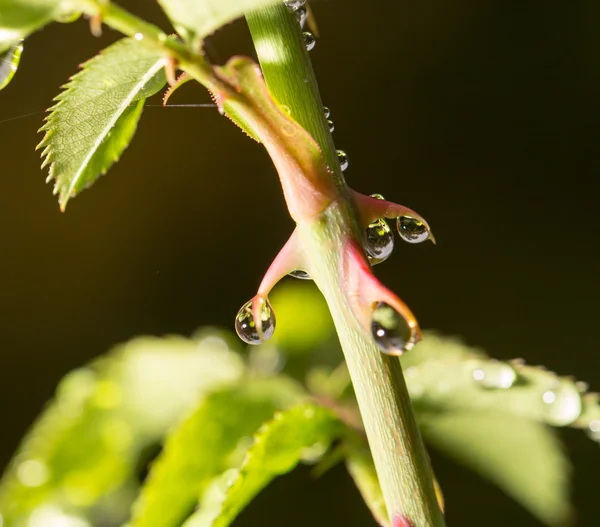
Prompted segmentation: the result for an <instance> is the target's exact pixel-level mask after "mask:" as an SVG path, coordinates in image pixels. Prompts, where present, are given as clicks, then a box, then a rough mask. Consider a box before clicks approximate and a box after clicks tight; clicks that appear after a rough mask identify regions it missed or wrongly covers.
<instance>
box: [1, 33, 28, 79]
mask: <svg viewBox="0 0 600 527" xmlns="http://www.w3.org/2000/svg"><path fill="white" fill-rule="evenodd" d="M21 53H23V44H22V43H19V44H15V45H14V46H11V47H10V48H9V49H8V50H6V51H5V52H4V53H0V90H3V89H4V88H6V87H7V86H8V84H9V83H10V81H11V80H12V78H13V77H14V76H15V73H16V72H17V68H18V67H19V62H20V61H21Z"/></svg>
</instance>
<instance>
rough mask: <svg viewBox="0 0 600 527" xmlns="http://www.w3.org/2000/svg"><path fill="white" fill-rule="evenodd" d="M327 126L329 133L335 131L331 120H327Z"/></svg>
mask: <svg viewBox="0 0 600 527" xmlns="http://www.w3.org/2000/svg"><path fill="white" fill-rule="evenodd" d="M327 126H329V131H330V132H333V131H334V130H335V124H333V121H332V120H331V119H327Z"/></svg>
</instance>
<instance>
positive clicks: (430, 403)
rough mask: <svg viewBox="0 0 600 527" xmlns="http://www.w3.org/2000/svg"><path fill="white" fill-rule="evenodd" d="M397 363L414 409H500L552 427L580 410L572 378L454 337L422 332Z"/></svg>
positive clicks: (566, 422)
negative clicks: (497, 356) (504, 359)
mask: <svg viewBox="0 0 600 527" xmlns="http://www.w3.org/2000/svg"><path fill="white" fill-rule="evenodd" d="M401 362H402V365H403V368H404V374H405V377H406V382H407V385H408V389H409V392H410V395H411V398H412V400H413V402H414V404H415V405H416V406H417V407H418V408H419V407H424V408H425V409H428V410H435V411H444V412H464V411H481V410H487V409H493V410H502V411H504V412H507V413H511V414H513V415H516V416H521V417H524V418H527V419H532V420H536V421H542V422H546V423H548V424H552V425H555V426H566V425H569V424H572V423H573V422H575V420H576V419H577V418H578V417H579V416H580V414H581V411H582V399H581V393H580V391H581V390H580V388H579V386H578V385H577V384H576V382H575V381H574V380H573V379H572V378H570V377H559V376H557V375H556V374H555V373H552V372H549V371H547V370H545V369H544V368H540V367H534V366H527V365H525V364H522V363H521V362H513V363H507V362H502V361H496V360H493V359H489V358H487V357H486V356H485V355H483V354H482V353H481V352H479V351H478V350H476V349H473V348H470V347H468V346H465V345H464V344H460V343H459V342H457V341H456V340H454V339H444V338H440V337H438V336H435V335H426V336H425V338H424V339H423V342H422V343H420V344H419V345H417V346H416V347H415V349H414V350H413V351H411V352H410V353H407V354H406V356H405V357H402V359H401Z"/></svg>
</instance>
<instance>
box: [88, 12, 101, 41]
mask: <svg viewBox="0 0 600 527" xmlns="http://www.w3.org/2000/svg"><path fill="white" fill-rule="evenodd" d="M90 32H91V33H92V35H93V36H95V37H101V36H102V15H101V14H100V13H97V14H95V15H92V16H91V17H90Z"/></svg>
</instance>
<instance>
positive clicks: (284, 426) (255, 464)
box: [184, 404, 343, 527]
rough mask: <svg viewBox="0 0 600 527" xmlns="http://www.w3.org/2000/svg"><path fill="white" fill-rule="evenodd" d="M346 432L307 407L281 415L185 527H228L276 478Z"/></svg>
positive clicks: (324, 413)
mask: <svg viewBox="0 0 600 527" xmlns="http://www.w3.org/2000/svg"><path fill="white" fill-rule="evenodd" d="M342 430H343V428H342V426H341V425H340V423H339V421H338V420H337V418H336V417H335V416H334V414H333V413H332V412H331V411H330V410H328V409H326V408H323V407H320V406H316V405H314V404H306V405H302V406H298V407H295V408H291V409H290V410H287V411H285V412H279V413H278V414H277V415H275V417H274V419H272V420H271V421H269V422H268V423H265V424H264V425H263V426H262V427H261V428H260V430H258V432H257V433H256V435H255V437H254V443H253V444H252V446H251V447H250V449H249V450H248V453H247V455H246V459H245V461H244V463H243V465H242V466H241V468H240V469H239V470H235V471H228V472H226V473H225V474H224V475H223V476H221V478H220V479H219V480H218V482H219V486H218V489H219V490H220V492H218V493H217V495H216V496H215V493H214V489H213V493H209V494H208V495H207V497H206V498H205V499H204V500H202V502H201V504H200V508H199V509H198V511H197V512H195V513H194V514H193V515H192V516H191V517H190V519H189V520H188V521H187V522H186V523H185V524H184V527H227V526H228V525H230V524H231V522H232V521H233V520H234V519H235V518H236V517H237V515H238V514H239V513H240V512H241V511H242V510H243V509H244V507H245V506H246V505H247V504H248V503H249V502H250V501H251V500H252V499H253V498H254V496H256V495H257V494H258V493H259V492H260V491H261V490H262V489H263V488H264V487H266V486H267V484H268V483H270V482H271V481H272V480H273V479H274V478H275V477H277V476H279V475H281V474H285V473H287V472H289V471H290V470H292V469H293V468H294V467H295V466H296V465H297V464H298V463H299V462H300V461H301V459H302V457H303V454H304V452H305V451H306V450H307V449H311V448H315V447H317V448H318V449H319V451H320V452H324V451H325V450H326V449H327V448H328V447H329V445H330V444H331V442H332V441H333V440H334V439H335V438H336V437H338V436H339V435H340V433H341V432H342Z"/></svg>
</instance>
